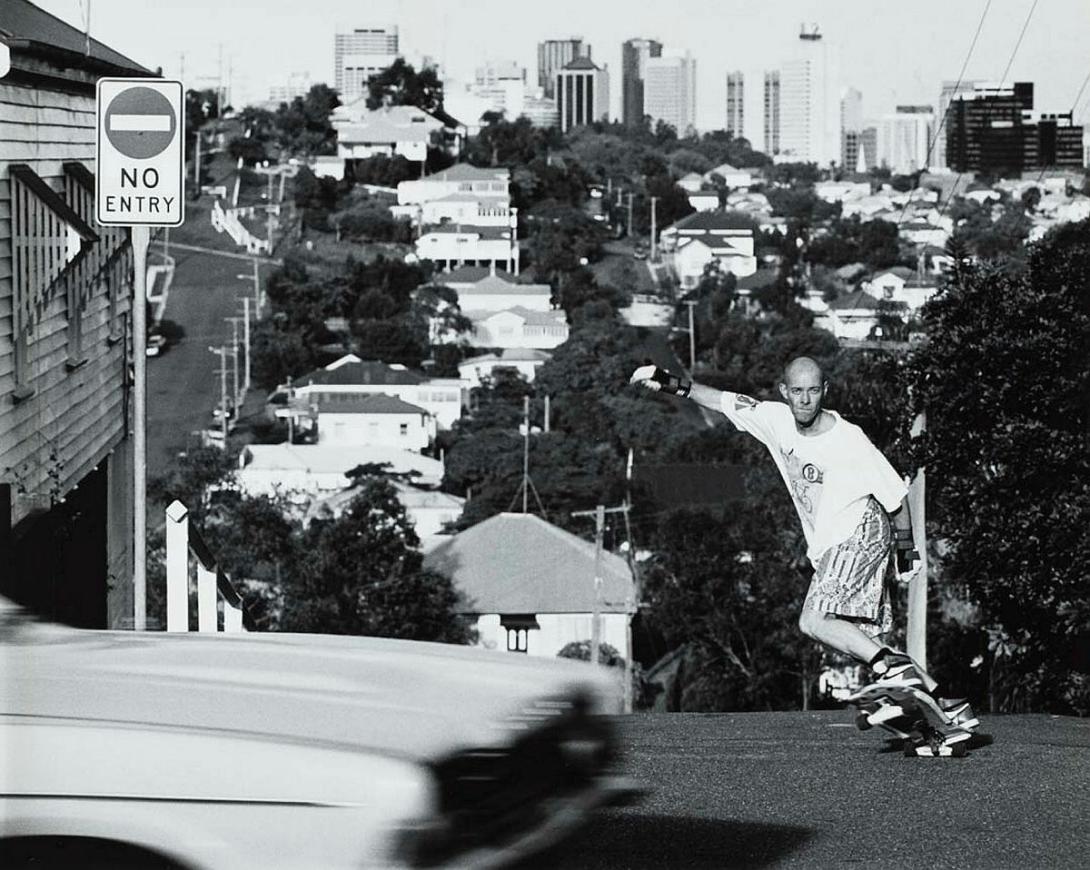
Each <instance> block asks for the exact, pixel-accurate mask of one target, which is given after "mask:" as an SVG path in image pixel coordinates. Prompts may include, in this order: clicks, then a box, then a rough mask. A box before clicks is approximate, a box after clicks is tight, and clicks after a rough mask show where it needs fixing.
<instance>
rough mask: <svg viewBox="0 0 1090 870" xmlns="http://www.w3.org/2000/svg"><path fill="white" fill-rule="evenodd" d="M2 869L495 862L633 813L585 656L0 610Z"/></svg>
mask: <svg viewBox="0 0 1090 870" xmlns="http://www.w3.org/2000/svg"><path fill="white" fill-rule="evenodd" d="M0 668H2V673H3V675H4V678H3V679H0V745H2V746H3V747H4V751H3V759H4V763H3V764H0V866H3V867H5V868H9V870H10V868H16V867H57V866H64V867H70V866H71V867H85V866H88V862H89V863H90V864H91V865H93V866H95V867H102V868H105V867H120V866H124V867H134V866H139V867H154V868H165V867H171V868H180V867H185V868H230V870H246V868H255V870H257V868H261V870H275V868H308V870H309V868H361V867H422V866H427V867H453V866H458V867H498V866H506V865H507V864H509V863H512V862H515V861H522V860H524V859H525V857H526V856H528V855H530V854H533V853H534V852H535V851H537V850H539V849H542V848H545V847H548V846H551V845H552V844H553V843H555V842H556V841H557V840H559V839H561V838H563V837H564V836H565V835H566V834H567V833H569V832H570V831H571V830H573V828H574V827H575V826H576V825H577V824H578V823H579V822H580V821H581V820H583V819H584V818H585V817H586V815H587V813H588V812H589V811H590V810H591V809H592V808H594V807H596V806H600V805H603V804H606V803H611V802H618V801H620V800H622V799H626V798H630V797H632V796H633V795H634V794H635V792H636V790H635V788H634V786H633V785H632V783H631V782H629V781H627V780H624V779H623V778H620V777H618V776H617V775H616V773H614V768H615V766H616V764H617V761H618V755H617V747H616V743H615V739H614V734H613V730H612V727H611V723H610V721H609V720H608V719H607V718H604V717H603V716H602V715H601V714H604V713H611V712H617V711H618V710H619V699H620V686H619V684H618V682H617V681H616V680H615V679H614V678H612V677H607V676H605V675H604V673H603V671H600V670H592V669H591V666H590V665H589V664H586V663H582V662H569V661H562V660H534V659H529V658H527V657H526V656H521V655H517V654H512V653H497V652H490V651H486V650H483V649H478V648H471V647H459V646H449V645H442V644H433V643H422V642H413V641H398V640H387V639H377V638H362V637H331V636H319V635H300V634H271V633H269V634H264V633H243V634H232V635H225V634H222V633H221V634H197V633H193V634H165V633H157V632H131V631H130V632H121V631H118V632H108V631H86V630H76V629H71V628H66V627H62V626H57V625H51V624H47V623H42V622H38V621H36V620H34V619H32V618H30V617H28V616H27V615H26V614H25V612H23V611H22V610H21V609H20V608H18V607H16V606H15V605H13V604H12V603H11V602H10V601H8V600H6V599H3V598H0Z"/></svg>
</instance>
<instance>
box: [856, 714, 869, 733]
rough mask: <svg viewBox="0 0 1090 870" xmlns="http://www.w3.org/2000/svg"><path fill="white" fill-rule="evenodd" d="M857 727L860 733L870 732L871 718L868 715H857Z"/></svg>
mask: <svg viewBox="0 0 1090 870" xmlns="http://www.w3.org/2000/svg"><path fill="white" fill-rule="evenodd" d="M855 727H856V728H858V729H859V730H860V731H869V730H870V728H871V724H870V717H869V716H868V715H867V714H866V713H862V712H860V713H856V714H855Z"/></svg>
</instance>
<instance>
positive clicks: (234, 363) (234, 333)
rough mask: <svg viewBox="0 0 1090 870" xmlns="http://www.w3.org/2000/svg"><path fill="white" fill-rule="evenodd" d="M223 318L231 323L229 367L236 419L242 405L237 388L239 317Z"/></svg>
mask: <svg viewBox="0 0 1090 870" xmlns="http://www.w3.org/2000/svg"><path fill="white" fill-rule="evenodd" d="M224 320H226V321H227V322H228V323H230V324H231V348H232V351H233V352H232V354H231V368H232V376H233V381H232V383H233V385H234V399H235V419H236V420H237V419H238V415H239V407H240V406H241V405H242V398H241V395H240V393H241V391H240V389H239V382H238V321H239V318H237V317H225V318H224Z"/></svg>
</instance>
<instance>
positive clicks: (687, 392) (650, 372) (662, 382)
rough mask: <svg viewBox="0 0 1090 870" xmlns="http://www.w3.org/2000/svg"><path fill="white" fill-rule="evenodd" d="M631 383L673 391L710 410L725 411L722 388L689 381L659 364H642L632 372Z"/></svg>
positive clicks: (662, 390) (660, 390) (674, 393)
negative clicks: (718, 388)
mask: <svg viewBox="0 0 1090 870" xmlns="http://www.w3.org/2000/svg"><path fill="white" fill-rule="evenodd" d="M629 383H632V384H641V385H643V386H644V387H646V388H647V389H649V390H657V391H659V392H663V393H672V394H673V395H677V396H682V397H684V398H687V399H692V400H693V401H694V402H696V403H697V404H698V405H701V406H702V407H705V408H707V409H708V410H709V411H717V412H719V413H722V411H723V405H722V400H723V392H722V391H721V390H716V389H713V388H712V387H705V386H704V385H703V384H696V383H693V382H692V381H687V380H685V379H684V378H680V377H678V376H677V375H672V374H670V373H669V372H668V371H666V369H660V368H659V367H658V366H654V365H645V366H640V367H639V368H638V369H636V371H634V372H633V373H632V377H631V378H629Z"/></svg>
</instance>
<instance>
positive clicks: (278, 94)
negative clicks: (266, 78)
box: [269, 72, 312, 103]
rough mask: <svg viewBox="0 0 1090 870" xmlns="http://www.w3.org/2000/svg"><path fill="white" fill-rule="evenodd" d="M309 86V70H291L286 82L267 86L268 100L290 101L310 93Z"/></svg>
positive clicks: (275, 101)
mask: <svg viewBox="0 0 1090 870" xmlns="http://www.w3.org/2000/svg"><path fill="white" fill-rule="evenodd" d="M311 86H312V85H311V81H310V73H309V72H293V73H291V74H290V75H289V76H288V80H287V81H286V82H284V83H282V84H276V85H270V86H269V102H273V103H290V102H291V101H292V100H294V99H295V98H296V97H305V96H306V95H307V94H308V93H310V89H311Z"/></svg>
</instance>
